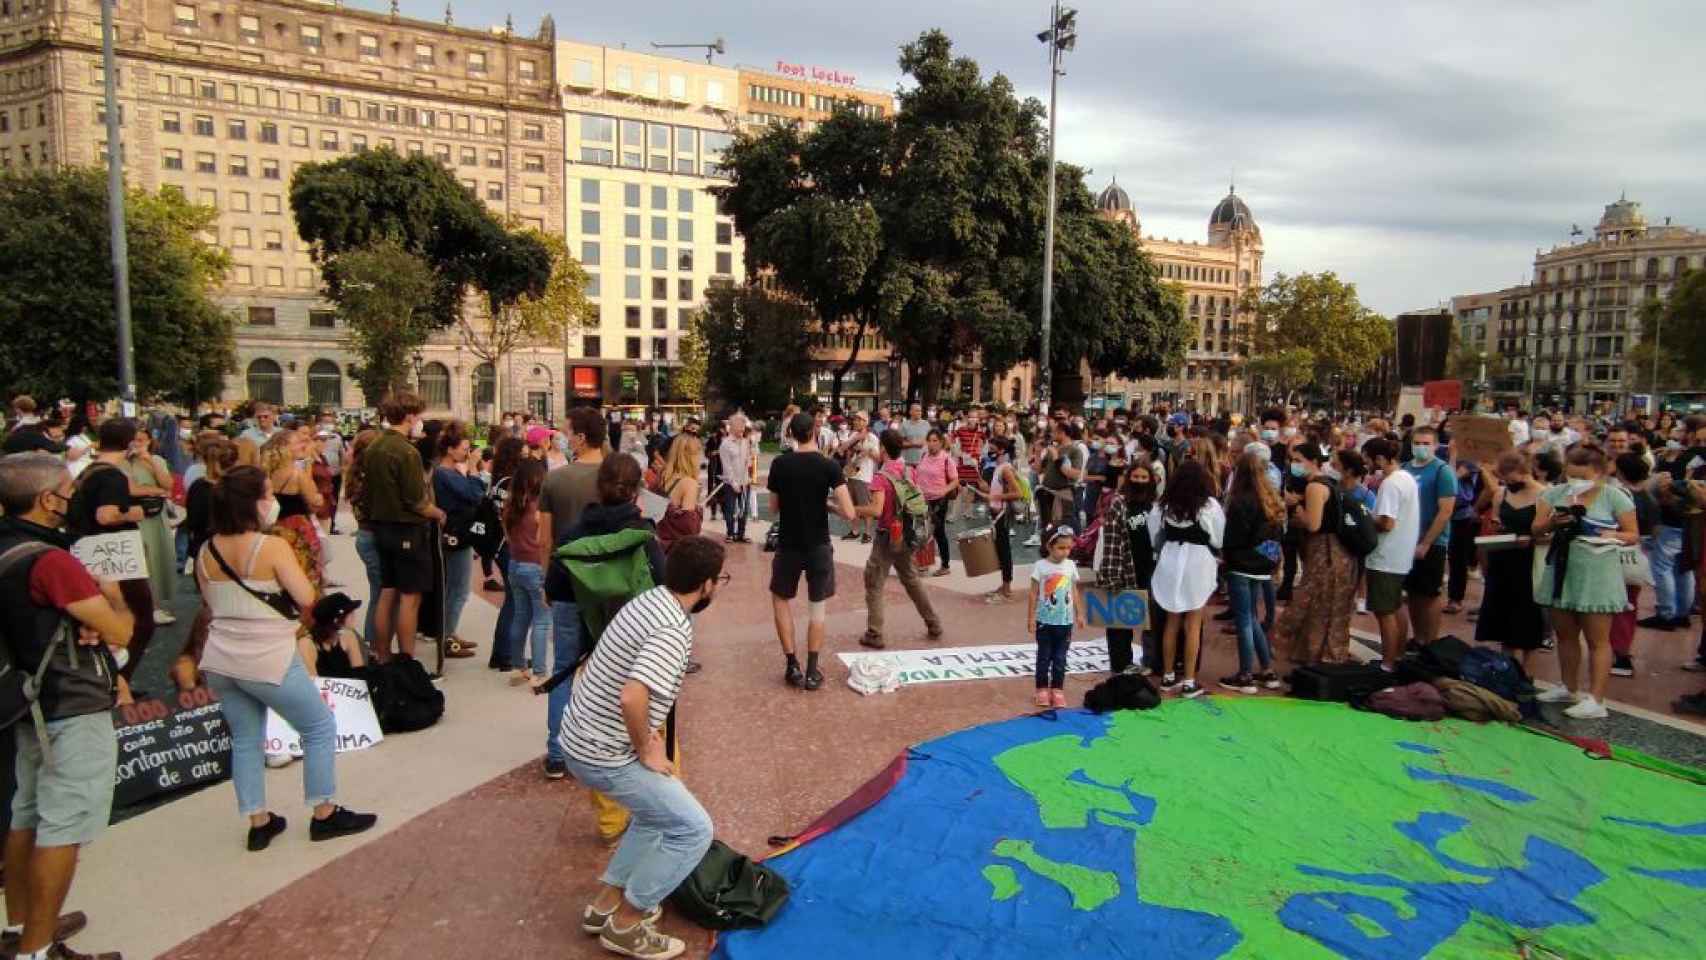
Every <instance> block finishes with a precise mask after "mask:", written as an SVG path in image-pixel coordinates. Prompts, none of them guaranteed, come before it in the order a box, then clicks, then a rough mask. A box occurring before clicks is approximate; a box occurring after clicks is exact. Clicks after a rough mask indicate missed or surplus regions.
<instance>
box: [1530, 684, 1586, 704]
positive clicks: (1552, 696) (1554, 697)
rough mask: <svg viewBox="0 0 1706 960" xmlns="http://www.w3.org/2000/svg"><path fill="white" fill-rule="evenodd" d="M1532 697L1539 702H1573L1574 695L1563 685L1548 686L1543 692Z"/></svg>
mask: <svg viewBox="0 0 1706 960" xmlns="http://www.w3.org/2000/svg"><path fill="white" fill-rule="evenodd" d="M1534 699H1535V700H1537V701H1539V702H1540V703H1575V702H1576V695H1575V694H1573V693H1571V692H1570V691H1569V690H1568V689H1567V688H1565V687H1561V686H1560V687H1548V688H1547V689H1546V691H1545V692H1544V693H1542V694H1540V695H1539V696H1537V697H1535V698H1534Z"/></svg>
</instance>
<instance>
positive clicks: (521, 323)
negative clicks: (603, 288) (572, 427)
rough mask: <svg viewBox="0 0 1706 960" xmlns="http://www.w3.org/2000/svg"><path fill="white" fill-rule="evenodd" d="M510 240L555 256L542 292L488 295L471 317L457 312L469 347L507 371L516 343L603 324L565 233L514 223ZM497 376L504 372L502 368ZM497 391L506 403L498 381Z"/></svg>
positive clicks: (555, 341) (547, 340) (557, 341)
mask: <svg viewBox="0 0 1706 960" xmlns="http://www.w3.org/2000/svg"><path fill="white" fill-rule="evenodd" d="M510 230H511V239H510V240H506V242H523V243H528V244H537V245H538V246H539V247H541V248H542V249H544V250H545V251H546V252H547V254H548V255H549V257H550V262H551V274H550V279H549V280H547V281H546V283H545V286H544V287H543V289H541V290H540V291H538V292H537V293H535V292H531V291H526V290H523V291H521V292H520V293H519V294H517V295H516V296H515V297H514V299H512V300H509V301H508V302H505V301H504V300H502V299H500V298H499V297H498V296H492V295H489V296H488V298H487V304H486V309H485V310H482V311H480V312H479V313H478V315H474V316H470V315H469V313H468V312H467V311H464V312H463V313H461V314H460V315H458V317H457V319H456V331H457V334H458V335H459V336H460V337H461V338H462V343H463V344H464V345H465V346H467V347H468V351H469V352H470V353H472V354H474V356H476V357H478V358H480V359H481V360H483V361H485V362H486V363H489V364H491V365H492V370H493V371H502V370H503V368H504V362H503V361H504V358H506V357H508V356H509V355H510V354H511V353H512V352H514V351H515V349H516V348H517V347H521V346H527V345H539V344H546V345H551V346H562V344H563V339H564V338H565V337H566V336H567V335H568V333H569V331H570V330H574V329H582V328H588V327H596V326H598V308H597V307H596V306H594V305H593V304H592V303H591V301H589V300H587V298H586V279H587V278H586V271H585V270H583V269H581V265H580V263H579V262H578V261H576V260H575V259H574V258H573V257H571V256H570V255H569V247H568V244H567V243H566V242H564V240H563V238H562V237H560V236H556V235H554V234H548V233H542V232H540V231H538V230H531V229H521V228H519V227H518V226H517V225H516V224H514V223H512V224H511V225H510ZM498 375H500V376H501V373H499V374H498ZM498 386H499V387H500V389H498V390H497V393H496V396H497V398H498V403H499V404H500V405H501V404H502V403H503V391H502V389H501V384H499V385H498Z"/></svg>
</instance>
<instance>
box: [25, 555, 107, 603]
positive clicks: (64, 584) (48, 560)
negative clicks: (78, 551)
mask: <svg viewBox="0 0 1706 960" xmlns="http://www.w3.org/2000/svg"><path fill="white" fill-rule="evenodd" d="M100 593H101V588H100V587H99V586H97V585H96V584H95V578H94V577H91V576H89V571H87V570H85V569H83V564H82V563H80V562H79V561H78V560H77V558H76V557H74V556H72V555H71V554H70V553H68V552H66V551H64V550H49V551H48V552H46V553H44V554H42V555H41V556H39V557H37V558H36V562H35V566H33V567H31V568H30V600H31V601H32V602H34V603H37V604H40V605H41V606H44V607H56V608H58V609H60V610H64V609H65V608H66V607H68V606H70V605H71V604H73V603H77V602H79V601H82V600H87V599H89V598H90V597H95V596H99V595H100Z"/></svg>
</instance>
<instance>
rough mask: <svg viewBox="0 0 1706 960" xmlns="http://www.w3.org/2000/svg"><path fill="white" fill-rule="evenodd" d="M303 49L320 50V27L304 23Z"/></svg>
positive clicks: (317, 51)
mask: <svg viewBox="0 0 1706 960" xmlns="http://www.w3.org/2000/svg"><path fill="white" fill-rule="evenodd" d="M301 36H302V49H304V50H312V51H314V52H315V53H319V52H320V28H319V27H316V26H314V25H312V24H307V23H305V24H303V25H302V33H301Z"/></svg>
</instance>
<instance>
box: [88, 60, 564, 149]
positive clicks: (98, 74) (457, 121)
mask: <svg viewBox="0 0 1706 960" xmlns="http://www.w3.org/2000/svg"><path fill="white" fill-rule="evenodd" d="M103 76H104V74H103V71H102V70H101V67H100V65H99V64H97V65H95V66H93V67H91V68H90V78H89V80H90V84H91V85H93V86H100V85H101V83H102V79H103ZM154 92H155V93H157V94H159V95H161V96H176V97H183V98H190V99H199V100H218V101H221V102H224V103H235V104H240V105H242V106H250V107H266V108H271V109H275V110H290V111H293V112H298V113H313V114H319V115H321V116H330V117H347V118H350V119H353V120H364V121H367V122H369V123H391V124H397V125H398V126H405V127H425V128H430V129H435V130H454V131H456V132H458V133H471V134H477V135H481V136H485V135H490V136H498V137H501V136H504V135H505V133H506V131H507V130H508V127H507V126H506V124H505V122H504V119H503V118H502V117H487V116H482V115H479V114H472V113H453V112H452V111H449V110H443V109H437V108H432V107H415V106H410V105H408V104H402V103H396V102H392V101H384V100H364V99H357V98H354V97H346V96H342V95H331V94H326V95H322V94H318V93H304V92H301V91H295V90H278V89H276V88H272V87H260V86H257V85H255V84H241V85H239V84H236V83H231V82H229V81H219V80H210V79H207V78H205V77H190V76H183V75H171V74H165V73H159V74H155V75H154ZM521 139H523V140H530V141H537V142H541V143H543V142H544V141H545V125H544V124H543V123H524V124H522V126H521Z"/></svg>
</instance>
